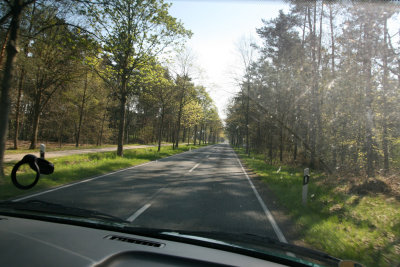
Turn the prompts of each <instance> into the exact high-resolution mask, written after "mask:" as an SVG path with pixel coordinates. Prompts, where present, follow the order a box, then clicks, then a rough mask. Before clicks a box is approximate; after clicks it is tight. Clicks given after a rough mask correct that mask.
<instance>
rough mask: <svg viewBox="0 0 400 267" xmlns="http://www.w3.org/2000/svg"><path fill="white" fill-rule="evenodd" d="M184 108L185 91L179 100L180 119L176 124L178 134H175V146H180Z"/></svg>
mask: <svg viewBox="0 0 400 267" xmlns="http://www.w3.org/2000/svg"><path fill="white" fill-rule="evenodd" d="M182 109H183V92H182V96H181V99H180V102H179V111H178V121H177V125H176V136H175V147H174V149H175V148H178V146H179V134H180V132H181V118H182Z"/></svg>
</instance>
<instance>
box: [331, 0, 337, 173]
mask: <svg viewBox="0 0 400 267" xmlns="http://www.w3.org/2000/svg"><path fill="white" fill-rule="evenodd" d="M329 26H330V30H331V72H332V82H333V83H334V82H335V80H336V72H335V35H334V30H333V28H334V27H333V12H332V4H331V3H330V4H329ZM333 108H334V111H333V117H334V122H336V117H337V115H336V105H334V107H333ZM337 132H338V131H337V127H336V125H335V124H334V125H333V126H332V136H333V147H332V165H333V168H336V167H337V151H338V137H337Z"/></svg>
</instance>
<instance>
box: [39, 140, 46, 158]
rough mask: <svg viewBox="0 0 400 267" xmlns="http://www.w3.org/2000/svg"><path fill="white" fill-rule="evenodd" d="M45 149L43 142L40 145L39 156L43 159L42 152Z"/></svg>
mask: <svg viewBox="0 0 400 267" xmlns="http://www.w3.org/2000/svg"><path fill="white" fill-rule="evenodd" d="M45 151H46V146H45V144H41V145H40V158H42V159H44V152H45Z"/></svg>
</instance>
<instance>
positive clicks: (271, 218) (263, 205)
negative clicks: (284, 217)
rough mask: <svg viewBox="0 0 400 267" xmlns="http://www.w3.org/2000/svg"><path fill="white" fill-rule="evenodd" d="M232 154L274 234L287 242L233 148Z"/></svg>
mask: <svg viewBox="0 0 400 267" xmlns="http://www.w3.org/2000/svg"><path fill="white" fill-rule="evenodd" d="M232 151H233V154H235V157H236V159H237V160H238V162H239V165H240V167H241V168H242V171H243V173H244V174H245V176H246V178H247V180H248V181H249V183H250V186H251V188H252V189H253V192H254V194H255V195H256V197H257V199H258V202H259V203H260V205H261V207H262V208H263V210H264V212H265V215H267V218H268V220H269V222H270V223H271V225H272V228H273V229H274V232H275V234H276V235H277V237H278V239H279V241H281V242H283V243H288V242H287V240H286V238H285V236H284V235H283V233H282V231H281V229H280V228H279V226H278V224H277V223H276V221H275V219H274V217H273V216H272V213H271V212H270V211H269V209H268V208H267V205H265V203H264V201H263V200H262V198H261V197H260V194H258V191H257V189H256V188H255V186H254V184H253V182H252V181H251V180H250V177H249V175H247V172H246V171H245V169H244V168H243V165H242V163H241V162H240V159H239V157H238V156H237V155H236V152H235V151H234V150H232Z"/></svg>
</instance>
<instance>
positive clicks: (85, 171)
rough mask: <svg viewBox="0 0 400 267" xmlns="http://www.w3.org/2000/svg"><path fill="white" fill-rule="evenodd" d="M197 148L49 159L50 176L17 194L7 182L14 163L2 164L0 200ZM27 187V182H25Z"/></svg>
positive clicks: (145, 149) (108, 153) (43, 176)
mask: <svg viewBox="0 0 400 267" xmlns="http://www.w3.org/2000/svg"><path fill="white" fill-rule="evenodd" d="M199 147H200V146H193V145H181V146H180V147H179V148H178V149H175V150H173V149H172V146H163V147H161V151H160V152H157V147H151V148H140V149H130V150H125V151H124V157H117V155H116V152H101V153H90V154H81V155H73V156H65V157H59V158H52V159H49V161H50V162H52V163H53V164H54V168H55V170H54V173H53V174H51V175H41V177H40V180H39V182H38V184H37V185H36V186H35V187H34V188H33V189H31V190H26V191H25V190H20V189H17V188H15V187H14V186H13V184H12V182H11V178H10V174H11V170H12V167H13V165H14V164H15V162H9V163H5V174H6V176H5V178H0V199H1V200H5V199H10V198H14V197H17V196H21V195H25V194H32V193H34V192H37V191H41V190H45V189H49V188H52V187H56V186H60V185H63V184H67V183H71V182H75V181H79V180H82V179H85V178H88V177H91V176H95V175H100V174H105V173H108V172H112V171H115V170H118V169H122V168H127V167H130V166H134V165H138V164H142V163H145V162H149V161H153V160H156V159H160V158H164V157H168V156H171V155H174V154H178V153H181V152H184V151H187V150H189V149H190V148H191V149H196V148H199ZM27 183H29V182H27Z"/></svg>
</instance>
